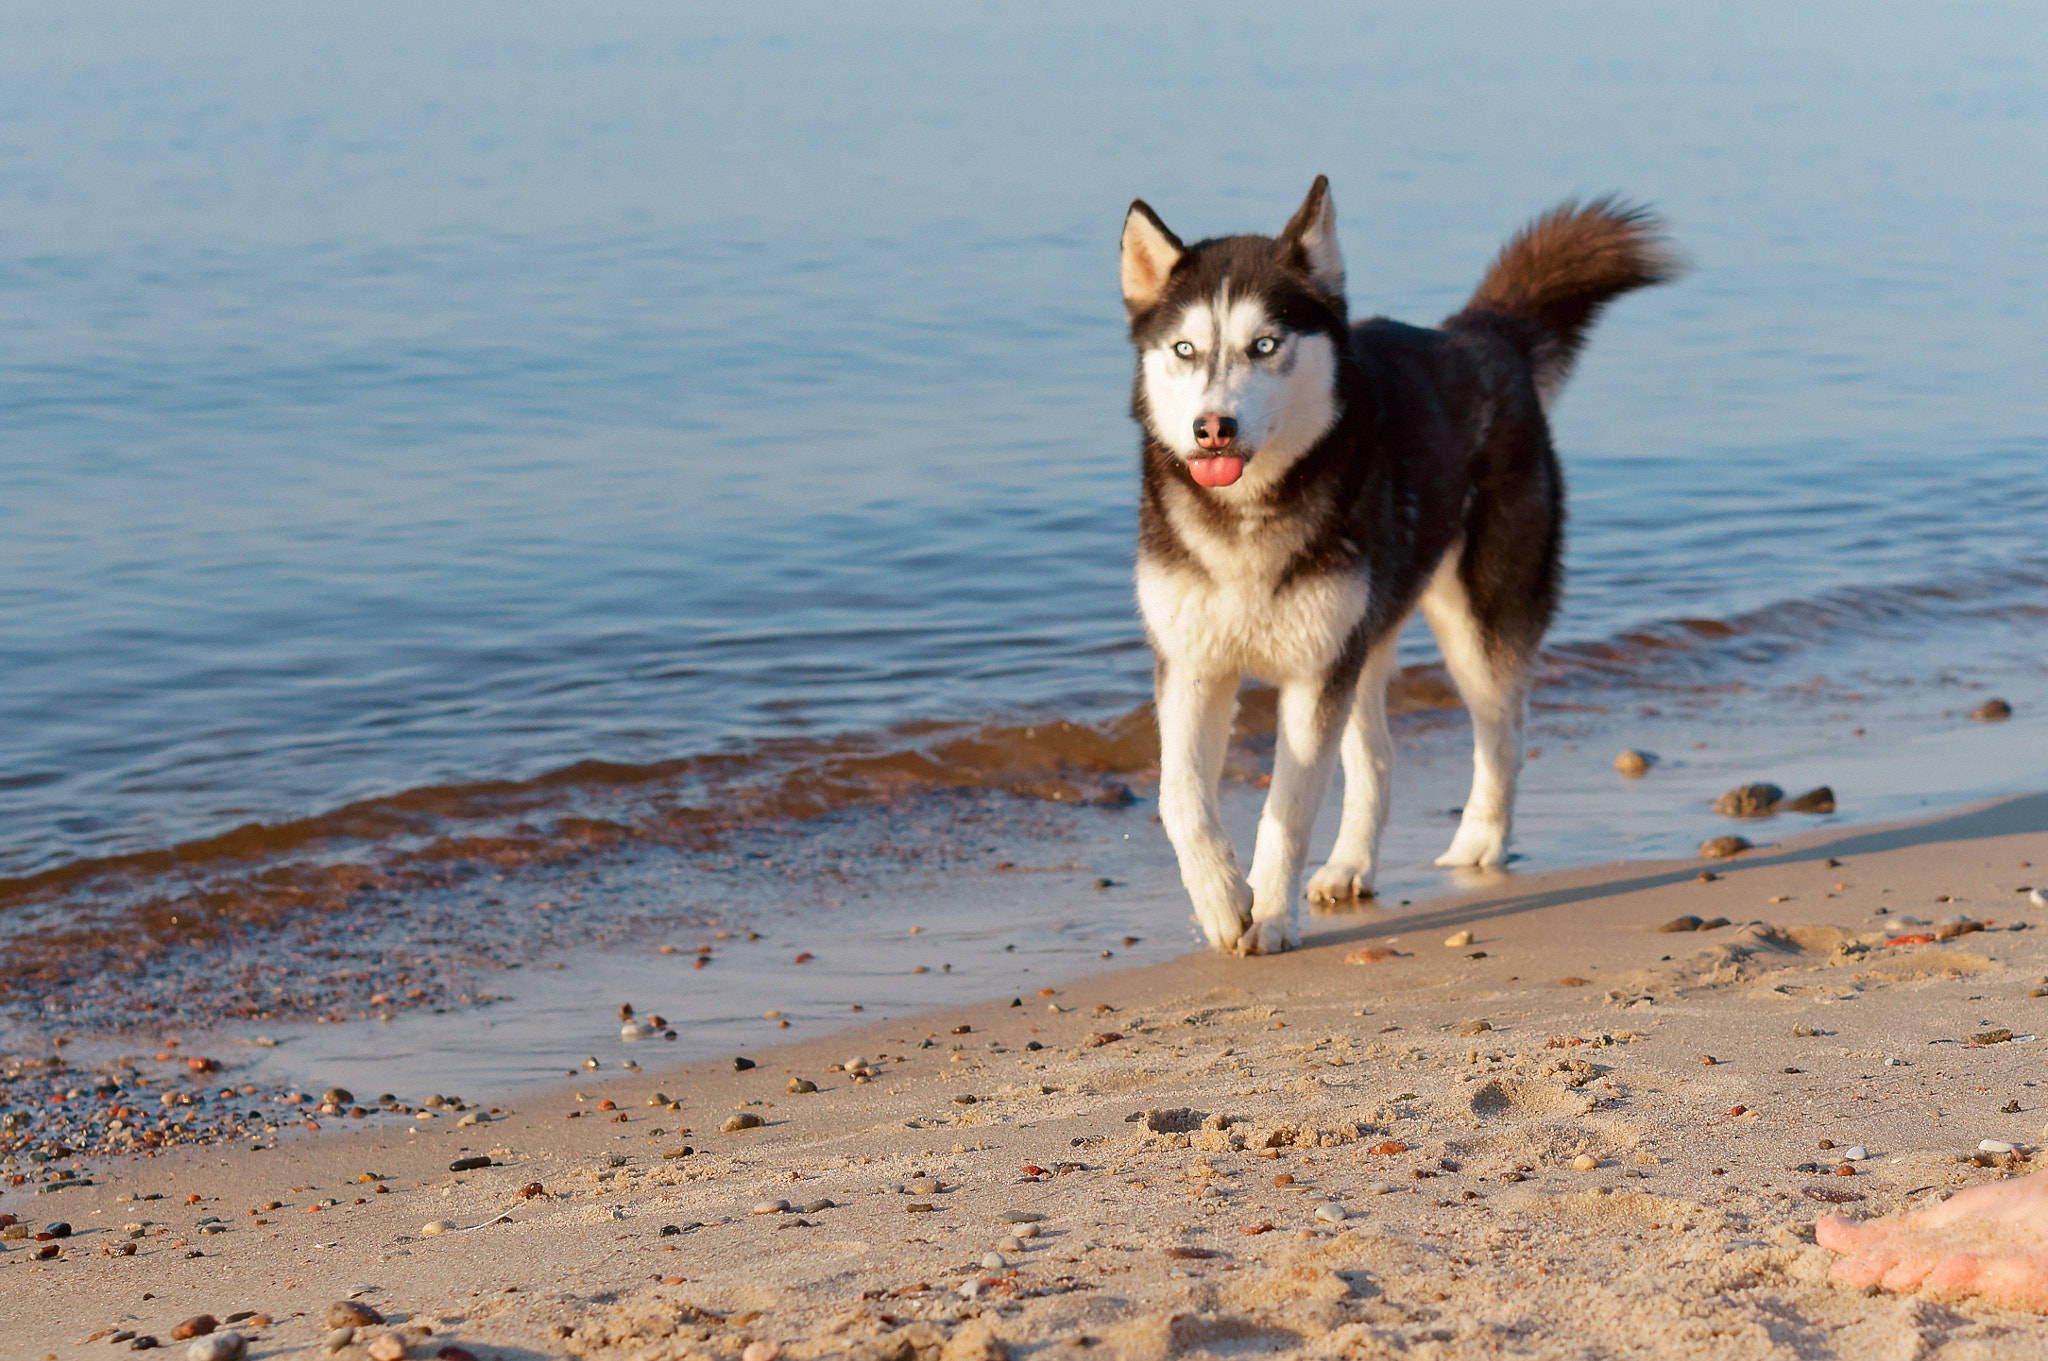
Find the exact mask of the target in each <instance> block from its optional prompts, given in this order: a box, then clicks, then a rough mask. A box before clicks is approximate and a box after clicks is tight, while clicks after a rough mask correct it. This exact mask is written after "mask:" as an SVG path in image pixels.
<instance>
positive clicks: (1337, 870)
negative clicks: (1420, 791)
mask: <svg viewBox="0 0 2048 1361" xmlns="http://www.w3.org/2000/svg"><path fill="white" fill-rule="evenodd" d="M1399 641H1400V629H1399V627H1398V626H1396V627H1395V628H1392V629H1389V630H1388V631H1387V632H1386V633H1385V634H1383V635H1382V636H1381V639H1380V641H1379V643H1378V644H1376V645H1375V646H1374V647H1373V650H1372V651H1371V652H1369V653H1367V654H1366V658H1365V669H1364V670H1363V671H1361V672H1360V673H1359V677H1358V697H1357V699H1356V700H1355V701H1354V702H1353V704H1352V706H1351V716H1350V718H1349V719H1348V720H1347V721H1346V723H1345V725H1344V737H1343V741H1342V742H1341V743H1340V744H1339V746H1338V750H1339V751H1340V752H1341V753H1342V756H1343V763H1344V818H1343V821H1342V822H1341V823H1340V824H1339V825H1338V827H1337V844H1336V845H1335V846H1333V847H1331V848H1330V858H1329V861H1328V862H1327V863H1325V864H1324V866H1323V867H1322V868H1321V869H1319V870H1317V871H1316V872H1315V874H1314V875H1313V876H1311V877H1310V879H1309V881H1308V896H1309V897H1310V898H1312V899H1314V900H1316V901H1317V902H1332V903H1341V902H1351V901H1355V900H1357V899H1361V898H1370V897H1372V885H1373V876H1374V874H1375V873H1376V872H1377V869H1378V864H1379V854H1380V834H1381V833H1382V832H1384V831H1385V830H1386V826H1387V805H1388V803H1389V802H1390V797H1391V794H1392V791H1393V785H1394V738H1393V734H1392V733H1390V732H1388V731H1387V680H1388V678H1389V677H1390V676H1391V675H1392V673H1393V669H1394V656H1395V650H1396V647H1397V645H1398V643H1399Z"/></svg>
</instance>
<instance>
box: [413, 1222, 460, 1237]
mask: <svg viewBox="0 0 2048 1361" xmlns="http://www.w3.org/2000/svg"><path fill="white" fill-rule="evenodd" d="M453 1232H455V1222H454V1221H453V1220H449V1219H430V1220H428V1221H427V1222H426V1223H424V1224H422V1225H420V1236H421V1237H422V1238H435V1237H438V1236H439V1235H441V1234H444V1233H453Z"/></svg>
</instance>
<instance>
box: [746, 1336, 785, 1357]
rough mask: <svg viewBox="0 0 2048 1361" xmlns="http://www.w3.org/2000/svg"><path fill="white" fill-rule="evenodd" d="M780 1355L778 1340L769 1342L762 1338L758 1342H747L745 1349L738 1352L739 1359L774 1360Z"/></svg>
mask: <svg viewBox="0 0 2048 1361" xmlns="http://www.w3.org/2000/svg"><path fill="white" fill-rule="evenodd" d="M781 1355H782V1344H781V1343H780V1342H770V1341H769V1340H768V1339H766V1338H763V1339H761V1340H760V1341H758V1342H749V1343H748V1344H747V1349H746V1350H745V1351H743V1352H741V1353H740V1361H775V1358H776V1357H778V1356H781Z"/></svg>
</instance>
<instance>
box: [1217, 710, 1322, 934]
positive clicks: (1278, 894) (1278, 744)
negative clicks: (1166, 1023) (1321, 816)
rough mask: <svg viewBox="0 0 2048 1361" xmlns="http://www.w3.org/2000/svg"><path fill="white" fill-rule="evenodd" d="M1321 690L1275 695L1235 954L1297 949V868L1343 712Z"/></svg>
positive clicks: (1305, 848)
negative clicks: (1244, 915)
mask: <svg viewBox="0 0 2048 1361" xmlns="http://www.w3.org/2000/svg"><path fill="white" fill-rule="evenodd" d="M1348 693H1349V687H1348V686H1347V687H1345V689H1344V690H1343V691H1340V692H1338V695H1332V693H1331V691H1330V688H1329V686H1328V685H1327V684H1324V683H1320V682H1318V683H1312V684H1302V683H1293V684H1288V685H1283V686H1281V687H1280V701H1279V720H1280V721H1279V725H1278V730H1277V732H1276V733H1275V739H1276V740H1275V742H1274V752H1273V789H1272V792H1271V793H1270V794H1268V795H1267V796H1266V811H1265V812H1264V813H1263V814H1262V815H1260V817H1259V841H1258V847H1257V849H1256V850H1254V851H1253V852H1252V873H1251V885H1252V924H1251V929H1250V930H1248V931H1246V932H1245V934H1244V939H1242V940H1240V941H1239V942H1238V943H1237V950H1238V953H1239V954H1245V955H1260V954H1276V953H1278V952H1279V951H1281V950H1285V949H1286V948H1287V947H1288V946H1290V945H1296V944H1299V943H1300V939H1301V937H1300V934H1299V933H1298V932H1297V930H1296V929H1295V923H1294V900H1295V898H1296V896H1297V895H1298V892H1299V888H1300V884H1301V866H1302V862H1303V860H1305V859H1306V858H1307V856H1308V838H1309V833H1310V832H1311V831H1312V830H1314V827H1315V821H1316V810H1317V809H1318V808H1320V807H1322V805H1323V794H1324V793H1325V792H1326V791H1327V790H1328V789H1329V787H1330V766H1331V764H1332V758H1333V757H1334V755H1335V748H1336V745H1337V741H1336V739H1337V725H1338V723H1339V722H1340V721H1341V720H1342V718H1343V716H1344V713H1345V709H1346V706H1345V705H1344V704H1343V703H1341V702H1340V698H1339V697H1340V696H1344V695H1348Z"/></svg>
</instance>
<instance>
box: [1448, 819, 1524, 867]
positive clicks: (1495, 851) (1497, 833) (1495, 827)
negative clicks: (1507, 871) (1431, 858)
mask: <svg viewBox="0 0 2048 1361" xmlns="http://www.w3.org/2000/svg"><path fill="white" fill-rule="evenodd" d="M1507 858H1508V829H1507V824H1505V823H1500V822H1492V821H1486V822H1477V821H1473V820H1472V819H1469V818H1468V819H1466V820H1465V821H1464V822H1461V823H1459V824H1458V834H1457V835H1456V836H1454V837H1452V838H1451V848H1450V849H1449V850H1447V851H1445V852H1444V853H1443V854H1442V855H1440V856H1438V857H1437V858H1436V863H1437V864H1439V865H1441V866H1443V867H1444V868H1446V869H1449V868H1452V867H1453V866H1459V865H1479V866H1483V867H1492V866H1495V865H1502V864H1505V863H1507Z"/></svg>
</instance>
